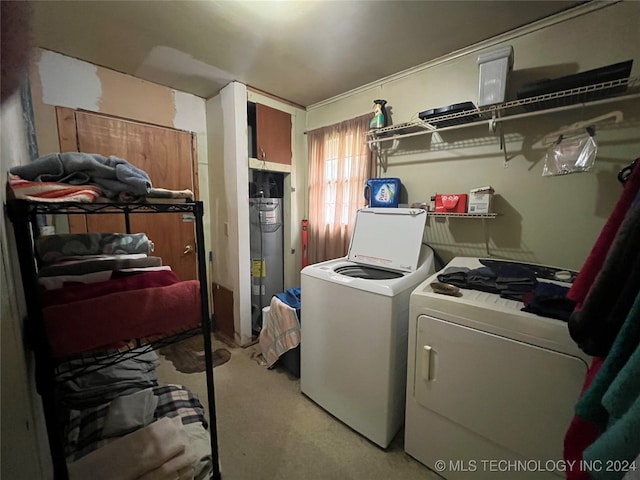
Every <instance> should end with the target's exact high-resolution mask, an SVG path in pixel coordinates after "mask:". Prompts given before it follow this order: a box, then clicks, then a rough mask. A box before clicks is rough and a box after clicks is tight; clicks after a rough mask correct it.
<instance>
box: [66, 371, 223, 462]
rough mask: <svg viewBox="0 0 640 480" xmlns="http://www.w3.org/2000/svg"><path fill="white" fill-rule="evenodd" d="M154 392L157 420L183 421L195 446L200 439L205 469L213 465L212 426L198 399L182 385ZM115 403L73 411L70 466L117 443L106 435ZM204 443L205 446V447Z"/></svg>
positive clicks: (68, 451) (68, 442) (69, 435)
mask: <svg viewBox="0 0 640 480" xmlns="http://www.w3.org/2000/svg"><path fill="white" fill-rule="evenodd" d="M151 390H152V392H153V395H154V396H155V398H156V399H157V406H156V408H155V410H154V412H153V418H154V419H159V418H162V417H169V418H172V417H176V416H177V417H180V419H181V420H182V423H183V425H184V426H185V428H186V430H187V433H188V434H189V437H190V438H191V439H192V443H194V441H193V440H195V439H196V438H197V440H196V443H197V444H198V446H197V447H196V448H195V450H196V451H197V452H199V453H200V458H201V459H202V461H203V462H204V463H203V465H206V463H207V461H208V462H209V463H210V462H211V445H210V437H209V433H208V432H207V431H206V428H207V427H208V424H207V421H206V419H205V413H204V407H203V406H202V403H200V400H199V399H198V397H197V396H196V395H195V394H194V393H193V392H191V391H190V390H188V389H187V388H185V387H184V386H182V385H173V384H171V385H162V386H154V387H152V388H151ZM138 391H139V390H138ZM114 401H115V400H114ZM112 403H113V402H111V403H105V402H104V401H103V402H102V403H100V404H99V405H97V406H92V407H83V408H82V409H72V410H70V412H69V420H68V422H67V425H66V428H65V445H64V449H65V455H66V459H67V461H68V462H73V461H75V460H78V459H80V458H82V457H84V456H85V455H87V454H88V453H91V452H93V451H94V450H97V449H98V448H100V447H104V446H105V445H107V444H108V443H110V442H112V441H113V439H112V438H107V437H105V435H104V428H105V425H106V422H107V415H108V412H109V409H110V407H111V404H112ZM196 427H199V428H200V430H198V428H196ZM194 432H195V433H194ZM192 433H193V435H192ZM202 442H204V444H205V446H202V445H201V443H202ZM207 444H208V446H207Z"/></svg>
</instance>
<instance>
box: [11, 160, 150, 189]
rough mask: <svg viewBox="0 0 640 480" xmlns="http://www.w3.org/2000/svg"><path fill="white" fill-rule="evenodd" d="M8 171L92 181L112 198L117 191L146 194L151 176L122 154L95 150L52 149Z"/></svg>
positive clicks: (26, 175)
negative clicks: (49, 152) (46, 153)
mask: <svg viewBox="0 0 640 480" xmlns="http://www.w3.org/2000/svg"><path fill="white" fill-rule="evenodd" d="M9 172H10V173H12V174H15V175H18V176H20V177H21V178H23V179H26V180H32V181H40V182H61V183H68V184H71V185H94V186H96V187H98V188H99V189H100V190H102V193H103V194H104V196H106V197H108V198H112V199H113V198H118V195H119V194H120V193H127V194H132V195H137V196H142V195H146V194H147V192H148V191H149V189H150V188H151V179H150V178H149V175H148V174H147V173H146V172H145V171H143V170H141V169H139V168H138V167H135V166H133V165H131V164H130V163H129V162H127V161H126V160H124V159H122V158H118V157H116V156H114V155H111V156H109V157H104V156H102V155H99V154H97V153H80V152H66V153H52V154H49V155H45V156H43V157H40V158H38V159H37V160H35V161H33V162H31V163H28V164H26V165H18V166H16V167H13V168H11V169H10V170H9Z"/></svg>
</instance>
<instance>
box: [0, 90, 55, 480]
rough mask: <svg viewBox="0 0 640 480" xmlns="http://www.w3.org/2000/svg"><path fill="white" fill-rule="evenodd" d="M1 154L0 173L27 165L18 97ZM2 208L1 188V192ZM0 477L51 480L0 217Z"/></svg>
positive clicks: (6, 226)
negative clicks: (0, 386)
mask: <svg viewBox="0 0 640 480" xmlns="http://www.w3.org/2000/svg"><path fill="white" fill-rule="evenodd" d="M1 113H2V120H1V121H2V129H1V132H2V150H1V154H0V174H1V175H2V178H7V172H8V170H9V169H10V168H11V167H12V166H15V165H20V164H22V163H26V162H28V161H29V155H28V152H27V140H26V135H25V130H24V128H23V122H24V120H23V110H22V106H21V104H20V95H19V94H14V95H13V96H12V97H11V98H10V99H8V100H7V101H5V102H4V103H3V104H2V107H1ZM0 197H2V204H3V205H4V203H5V189H4V188H3V189H2V191H1V192H0ZM0 225H1V227H0V301H1V310H0V341H1V346H0V355H1V360H0V370H1V380H0V383H1V385H2V388H1V389H0V390H1V397H0V414H1V418H0V426H1V440H0V443H2V455H1V457H0V477H1V478H12V479H16V480H22V479H24V480H32V479H33V480H37V479H44V478H51V477H52V471H51V462H50V461H48V458H49V456H48V443H47V437H46V430H45V428H44V419H43V416H42V410H41V402H40V397H39V396H38V395H37V393H36V389H35V384H34V381H33V355H31V353H30V352H29V351H26V350H25V349H24V338H23V322H22V319H23V318H24V316H25V315H26V306H25V304H24V299H23V298H24V297H23V295H22V284H21V278H20V274H19V267H18V261H17V258H16V247H15V240H14V238H13V228H12V225H11V222H10V221H9V219H8V218H7V217H6V215H5V213H4V211H3V214H2V215H0Z"/></svg>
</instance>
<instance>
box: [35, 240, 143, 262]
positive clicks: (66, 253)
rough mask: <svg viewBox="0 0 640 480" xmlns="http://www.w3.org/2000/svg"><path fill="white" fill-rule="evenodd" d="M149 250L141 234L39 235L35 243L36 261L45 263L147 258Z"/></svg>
mask: <svg viewBox="0 0 640 480" xmlns="http://www.w3.org/2000/svg"><path fill="white" fill-rule="evenodd" d="M151 247H152V244H151V242H150V241H149V239H148V238H147V235H146V234H144V233H70V234H59V235H46V236H41V237H38V238H37V239H36V241H35V249H36V253H37V254H38V258H39V259H40V260H41V261H42V262H44V263H53V262H58V261H60V260H64V259H65V258H66V257H70V256H84V255H119V254H132V253H143V254H145V255H150V254H151V251H152V248H151Z"/></svg>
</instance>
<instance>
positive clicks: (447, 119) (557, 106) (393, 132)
mask: <svg viewBox="0 0 640 480" xmlns="http://www.w3.org/2000/svg"><path fill="white" fill-rule="evenodd" d="M638 86H640V77H629V78H623V79H618V80H612V81H607V82H602V83H597V84H592V85H586V86H583V87H577V88H572V89H569V90H562V91H558V92H552V93H546V94H544V95H537V96H532V97H527V98H522V99H518V100H513V101H509V102H504V103H499V104H496V105H487V106H483V107H478V108H473V109H469V110H465V111H462V112H455V113H448V114H443V115H439V116H436V117H433V118H430V119H429V120H428V121H426V120H416V121H412V122H407V123H401V124H398V125H390V126H388V127H384V128H378V129H375V130H370V131H369V132H367V137H368V140H367V143H368V144H369V145H373V144H378V143H380V142H385V141H390V140H394V139H399V138H405V137H411V136H416V135H424V134H427V133H434V132H440V131H444V130H451V129H455V128H464V127H471V126H474V125H475V126H477V125H485V124H486V123H487V122H488V123H489V129H490V130H491V131H494V132H495V131H496V125H497V123H499V122H503V121H506V120H510V119H515V118H524V117H529V116H534V115H539V114H543V113H551V112H554V111H560V110H566V109H573V108H580V107H583V106H587V105H597V104H601V103H610V102H620V101H625V100H631V99H633V98H640V92H638V91H634V89H635V87H638ZM627 89H631V90H632V91H631V92H628V93H626V94H622V95H620V94H619V93H620V92H625V91H627ZM519 112H520V113H519ZM439 123H446V124H449V125H448V126H443V127H438V124H439ZM452 123H455V124H454V125H452Z"/></svg>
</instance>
